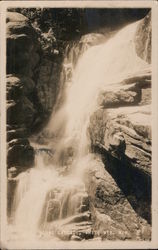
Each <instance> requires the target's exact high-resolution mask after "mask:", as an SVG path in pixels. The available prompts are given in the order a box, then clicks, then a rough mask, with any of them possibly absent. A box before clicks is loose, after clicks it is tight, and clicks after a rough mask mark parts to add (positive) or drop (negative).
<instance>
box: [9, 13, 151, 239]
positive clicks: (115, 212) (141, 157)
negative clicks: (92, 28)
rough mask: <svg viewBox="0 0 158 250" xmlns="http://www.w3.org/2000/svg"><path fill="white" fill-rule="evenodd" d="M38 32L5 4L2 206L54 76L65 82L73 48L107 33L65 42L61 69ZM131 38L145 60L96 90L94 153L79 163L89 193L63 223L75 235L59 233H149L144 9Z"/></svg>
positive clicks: (43, 120) (52, 91)
mask: <svg viewBox="0 0 158 250" xmlns="http://www.w3.org/2000/svg"><path fill="white" fill-rule="evenodd" d="M111 36H112V37H113V34H112V35H111ZM38 38H39V34H38V30H36V29H35V28H34V27H33V26H32V25H31V24H30V23H29V20H28V19H27V18H26V17H25V16H24V15H22V14H20V13H15V12H8V16H7V85H6V90H7V141H8V156H7V164H8V177H9V184H8V194H9V195H8V197H9V198H8V213H9V214H10V213H11V204H12V201H13V193H14V189H15V186H16V184H15V181H14V177H15V176H17V175H18V174H19V173H21V172H23V171H25V170H27V169H29V168H32V167H33V166H34V164H35V149H34V148H33V146H31V145H30V142H29V138H30V137H31V136H32V135H34V134H35V136H36V133H38V131H39V132H40V131H41V130H42V129H43V127H44V126H45V125H46V124H47V123H48V120H49V118H50V116H51V113H52V110H53V107H54V106H55V103H56V101H57V97H58V94H59V93H60V90H61V86H59V83H60V82H61V78H62V79H63V78H66V79H64V80H63V82H70V80H71V76H72V72H73V70H74V68H75V65H76V64H77V61H78V58H79V56H80V55H81V54H82V53H84V51H86V50H87V49H88V48H89V47H91V46H94V45H97V44H99V43H103V42H105V41H106V38H105V36H103V34H96V33H94V34H92V35H90V34H89V35H84V36H82V38H81V39H80V42H79V43H78V41H77V42H72V44H71V43H69V45H67V43H65V44H64V46H65V47H66V54H67V61H66V63H65V64H66V69H65V68H64V69H65V70H66V74H63V75H61V72H63V71H62V61H63V55H61V54H60V51H58V50H54V51H53V53H52V54H53V55H52V57H51V58H50V56H49V55H48V54H46V53H45V52H44V51H43V50H42V47H41V44H40V40H39V39H38ZM46 39H48V40H49V37H47V38H46ZM134 43H135V51H136V54H137V57H138V60H139V58H140V59H141V60H142V61H144V62H145V63H146V67H145V68H144V69H143V70H139V69H138V71H137V72H134V74H131V75H129V76H128V77H127V78H126V79H124V80H123V81H118V82H115V83H113V84H112V85H110V84H109V86H105V87H103V88H102V89H101V90H100V92H99V94H98V97H97V107H98V108H97V109H96V110H95V112H93V113H92V114H91V116H90V121H89V124H88V129H87V134H88V139H89V142H90V148H91V152H92V153H93V156H92V159H93V160H92V159H90V161H89V162H88V163H87V166H86V168H87V169H86V177H87V178H85V186H86V192H87V194H88V196H86V195H85V194H83V196H84V197H86V198H84V199H85V200H84V202H83V207H82V209H83V211H82V216H78V217H75V219H72V220H71V219H70V220H69V221H65V222H64V223H65V224H63V225H62V226H63V227H65V230H66V231H67V230H68V229H69V227H71V226H73V227H74V230H75V232H76V234H75V236H72V235H70V234H67V235H66V238H63V239H71V238H72V239H75V240H81V239H83V238H87V239H90V238H93V237H97V236H98V235H99V237H100V238H101V239H102V240H150V239H151V221H152V219H151V172H152V171H151V158H152V154H151V140H152V138H151V75H152V73H151V15H150V13H148V15H146V16H145V17H144V18H143V19H142V20H141V21H140V22H139V24H138V26H137V30H136V34H135V40H134ZM71 48H73V49H71ZM127 60H128V58H127ZM72 62H73V65H72ZM103 86H104V85H103ZM35 132H36V133H35ZM50 210H51V208H50ZM52 211H53V209H52ZM50 213H51V212H50ZM52 213H53V212H52ZM50 217H51V219H50V220H52V215H50ZM67 228H68V229H67ZM87 232H88V233H87ZM97 234H98V235H97ZM64 237H65V236H64Z"/></svg>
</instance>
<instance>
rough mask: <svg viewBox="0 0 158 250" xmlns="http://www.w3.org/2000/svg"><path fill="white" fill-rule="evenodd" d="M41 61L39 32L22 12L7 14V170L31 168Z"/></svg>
mask: <svg viewBox="0 0 158 250" xmlns="http://www.w3.org/2000/svg"><path fill="white" fill-rule="evenodd" d="M38 62H39V44H38V39H37V33H36V32H35V30H34V29H33V28H32V27H31V25H30V24H29V20H28V19H27V18H26V17H24V16H23V15H21V14H19V13H8V14H7V86H6V87H7V124H8V126H7V130H8V131H7V140H8V158H7V161H8V167H12V166H16V167H20V166H21V167H22V166H25V167H30V166H32V165H33V162H34V151H33V148H32V147H31V146H30V144H29V141H28V140H27V137H28V136H29V135H30V133H31V126H32V124H33V121H34V119H35V117H36V115H37V108H36V107H35V103H34V101H33V98H32V97H33V95H34V92H35V82H34V80H33V76H34V71H35V70H36V65H37V63H38Z"/></svg>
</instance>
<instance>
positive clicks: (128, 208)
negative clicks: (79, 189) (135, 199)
mask: <svg viewBox="0 0 158 250" xmlns="http://www.w3.org/2000/svg"><path fill="white" fill-rule="evenodd" d="M93 158H94V156H93V157H92V161H91V163H90V164H89V169H87V177H86V186H87V192H88V194H89V200H90V207H91V213H92V218H91V219H92V222H93V230H94V237H101V239H102V240H131V239H132V240H144V239H145V240H150V237H151V235H150V226H149V225H148V223H147V222H146V221H145V220H144V219H142V218H141V217H140V216H139V214H137V212H135V210H134V209H133V204H132V203H131V202H129V197H128V196H126V194H125V193H124V192H123V190H122V188H120V186H119V185H118V183H117V182H116V181H115V179H114V178H113V177H112V176H111V175H110V174H109V173H108V171H107V170H105V167H106V164H107V163H105V166H104V164H103V163H102V160H101V159H100V157H99V156H96V157H95V159H93ZM116 166H117V165H115V167H116ZM124 181H125V180H124ZM128 184H129V183H128Z"/></svg>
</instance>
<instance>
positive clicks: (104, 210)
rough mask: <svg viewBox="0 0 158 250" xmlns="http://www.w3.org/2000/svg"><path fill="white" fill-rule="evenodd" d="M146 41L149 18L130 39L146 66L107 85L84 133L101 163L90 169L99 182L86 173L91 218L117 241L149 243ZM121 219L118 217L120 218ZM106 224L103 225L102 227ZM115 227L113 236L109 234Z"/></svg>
mask: <svg viewBox="0 0 158 250" xmlns="http://www.w3.org/2000/svg"><path fill="white" fill-rule="evenodd" d="M144 30H146V31H147V32H144ZM142 37H143V38H142ZM142 39H143V40H142ZM150 41H151V24H150V14H149V15H148V16H147V17H145V18H144V19H143V20H142V21H141V22H140V23H139V25H138V28H137V32H136V37H135V48H136V53H137V55H138V56H139V57H141V58H142V59H143V60H146V61H147V62H148V66H147V67H146V69H144V70H143V71H142V72H137V73H135V74H134V75H132V76H129V77H128V78H127V79H125V80H124V81H122V82H118V83H116V84H113V86H112V88H110V87H109V89H107V90H103V91H102V92H100V95H99V96H98V106H99V108H98V110H97V111H96V112H95V113H93V114H92V116H91V118H90V125H89V129H88V133H89V138H90V141H91V147H92V151H93V152H95V153H96V152H97V153H99V154H100V155H101V157H102V160H103V162H104V164H105V171H102V172H100V171H101V170H99V169H97V170H96V172H97V175H98V174H99V175H100V177H99V176H96V173H95V174H92V173H91V174H92V178H91V180H92V182H93V183H91V184H90V186H91V187H93V186H94V191H92V190H90V189H89V192H90V193H91V194H92V193H93V195H92V198H91V199H92V204H93V203H94V204H95V205H94V214H95V216H96V217H97V218H99V219H96V221H98V223H100V226H99V225H98V228H101V229H100V230H102V229H103V230H104V229H105V231H106V230H109V228H112V229H111V230H112V233H113V234H114V238H118V239H120V237H123V238H126V237H127V238H132V239H137V236H138V235H137V236H136V234H137V232H138V231H139V233H138V234H139V236H138V238H140V239H149V238H150V226H149V224H150V223H151V157H152V156H151V139H152V138H151V67H150V60H151V59H150V58H151V44H150ZM91 172H92V171H91ZM94 172H95V170H94ZM109 174H110V175H109ZM104 176H105V178H104ZM95 190H96V192H95ZM97 190H98V191H97ZM95 199H96V200H95ZM117 206H118V207H117ZM117 213H118V214H117ZM116 214H117V215H116ZM122 214H123V215H124V216H123V217H122V218H121V217H120V216H122ZM129 214H130V216H129V217H128V215H129ZM133 216H134V217H133ZM142 218H143V219H142ZM131 219H132V221H131ZM99 221H100V222H99ZM103 221H104V223H103ZM138 221H139V222H138ZM117 223H118V224H117ZM144 223H145V224H144ZM106 224H107V225H109V226H107V227H106V226H105V225H106ZM143 225H144V226H143ZM128 226H129V228H128ZM126 227H127V228H128V229H129V230H130V227H131V230H133V232H129V230H128V229H127V228H126ZM142 227H143V229H141V228H142ZM116 228H118V231H117V230H116V231H117V232H116V231H115V230H114V229H116ZM141 230H143V231H142V235H140V231H141ZM114 231H115V232H114ZM119 232H120V235H122V236H120V235H119ZM121 232H123V233H121ZM125 232H127V236H125ZM143 232H144V233H143ZM146 234H147V235H148V236H147V235H146ZM132 235H133V236H132ZM109 237H111V236H109ZM109 237H107V236H106V237H105V238H109Z"/></svg>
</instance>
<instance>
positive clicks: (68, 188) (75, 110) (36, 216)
mask: <svg viewBox="0 0 158 250" xmlns="http://www.w3.org/2000/svg"><path fill="white" fill-rule="evenodd" d="M138 23H139V22H136V23H133V24H130V25H128V26H126V27H124V28H123V29H122V30H120V31H119V32H118V33H117V34H115V35H114V36H113V37H111V38H110V39H109V40H107V41H106V42H104V43H101V44H98V45H94V46H91V47H89V48H87V50H84V52H83V54H80V55H79V57H78V60H77V62H76V61H75V65H73V63H74V58H73V56H72V54H71V55H70V53H67V54H68V55H69V58H65V60H64V62H63V64H64V66H65V68H64V69H65V71H66V72H67V73H66V75H65V76H64V77H62V79H64V85H62V86H64V91H65V94H64V99H63V102H62V105H57V107H56V109H55V112H53V113H52V116H51V120H50V122H49V124H48V127H47V129H48V131H49V132H50V133H52V134H53V135H54V138H52V140H50V141H49V148H51V149H53V152H54V155H53V160H52V162H51V163H50V164H49V165H46V164H45V163H44V161H43V157H42V154H38V155H37V156H36V158H37V161H36V166H35V167H34V168H33V169H30V170H29V171H27V172H24V173H22V174H20V175H19V176H18V177H17V179H18V185H17V190H16V195H15V201H14V203H15V204H14V210H15V218H14V225H15V228H16V229H17V231H18V233H19V234H22V235H23V237H24V236H26V233H27V238H28V232H29V234H30V237H32V236H34V237H36V236H37V232H39V231H40V232H42V231H43V232H46V231H47V230H48V228H49V230H52V228H53V229H54V228H55V227H56V226H57V227H60V228H62V225H63V224H62V223H63V221H65V220H66V219H68V218H71V219H70V220H71V221H73V220H74V219H72V217H73V216H79V215H80V214H82V213H83V212H87V214H88V213H89V207H88V205H87V204H88V202H87V199H88V198H87V193H86V190H85V185H84V171H85V169H86V166H87V165H89V164H90V161H91V156H90V154H89V153H90V152H89V151H90V147H89V146H90V145H89V141H88V139H87V135H86V133H87V127H88V124H89V119H90V115H91V114H92V113H93V112H94V111H95V110H96V109H97V97H98V94H99V92H100V91H101V90H102V89H104V88H106V89H108V88H112V86H113V85H114V84H116V83H117V82H121V81H123V80H124V79H126V78H128V77H129V75H132V74H134V73H136V72H140V71H141V70H144V69H145V68H146V67H147V66H148V64H147V63H146V62H145V61H143V60H142V59H141V58H139V57H138V56H137V55H136V52H135V44H134V36H135V32H136V28H137V25H138ZM67 50H68V49H67ZM77 50H79V49H78V47H77ZM75 57H76V54H75ZM75 60H76V59H75ZM62 74H64V73H63V72H62ZM61 91H62V89H61ZM60 95H61V93H60ZM73 218H74V217H73ZM77 218H78V217H77ZM86 218H87V217H86ZM65 223H68V222H65ZM87 223H88V222H87ZM48 224H49V226H48ZM50 228H51V229H50Z"/></svg>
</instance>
